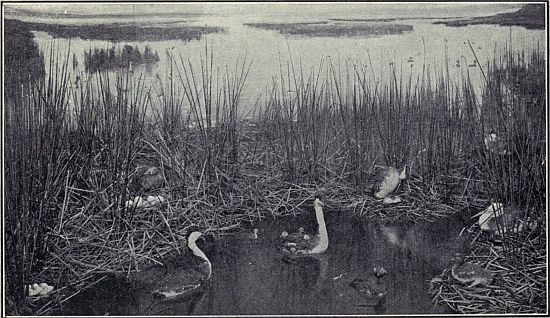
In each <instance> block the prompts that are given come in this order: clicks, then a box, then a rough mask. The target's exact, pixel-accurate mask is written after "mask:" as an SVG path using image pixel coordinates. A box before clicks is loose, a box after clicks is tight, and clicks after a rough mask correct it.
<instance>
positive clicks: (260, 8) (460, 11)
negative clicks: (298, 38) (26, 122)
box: [4, 1, 521, 16]
mask: <svg viewBox="0 0 550 318" xmlns="http://www.w3.org/2000/svg"><path fill="white" fill-rule="evenodd" d="M4 5H5V6H8V7H13V8H23V9H26V10H32V11H35V12H44V13H64V12H65V11H66V12H67V13H70V14H100V15H103V14H140V13H142V12H149V13H151V12H155V13H176V14H177V13H200V14H216V15H219V14H221V15H234V14H292V13H295V12H296V11H310V12H312V14H320V15H326V14H336V13H344V12H346V11H355V12H357V11H358V10H362V11H365V12H367V11H370V12H373V11H375V12H376V11H379V12H386V13H387V12H395V14H398V15H406V14H407V12H416V13H418V12H424V13H425V15H426V16H432V15H435V16H437V15H445V13H447V14H448V13H453V12H454V13H456V15H455V16H465V15H471V12H477V14H475V15H483V14H491V13H493V12H494V11H495V9H497V11H498V10H499V9H500V8H502V11H509V10H510V9H513V8H518V7H521V4H517V3H515V4H510V3H508V4H505V3H500V4H497V3H484V4H477V3H472V2H470V3H464V2H462V3H448V2H445V3H442V2H439V3H390V4H388V3H357V2H337V3H334V2H333V3H330V2H324V3H303V2H302V3H299V2H277V3H266V2H249V3H246V2H236V1H235V2H234V3H229V2H224V3H212V2H210V3H206V2H201V3H190V2H187V3H173V2H172V3H159V2H156V3H153V2H150V3H108V4H107V3H93V4H86V3H67V2H65V3H32V4H23V3H17V4H9V3H6V2H4ZM468 13H470V14H468Z"/></svg>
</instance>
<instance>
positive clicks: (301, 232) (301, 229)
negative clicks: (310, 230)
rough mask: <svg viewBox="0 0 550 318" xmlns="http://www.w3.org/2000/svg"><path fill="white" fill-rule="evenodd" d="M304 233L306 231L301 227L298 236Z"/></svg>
mask: <svg viewBox="0 0 550 318" xmlns="http://www.w3.org/2000/svg"><path fill="white" fill-rule="evenodd" d="M305 231H306V230H304V228H303V227H301V226H300V227H299V228H298V232H300V234H304V232H305Z"/></svg>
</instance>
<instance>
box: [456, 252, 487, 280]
mask: <svg viewBox="0 0 550 318" xmlns="http://www.w3.org/2000/svg"><path fill="white" fill-rule="evenodd" d="M451 264H452V267H451V275H452V276H453V277H454V279H456V280H458V281H459V282H461V283H462V284H470V285H469V286H468V287H469V288H471V287H474V286H477V285H479V284H481V285H485V286H489V284H491V282H492V281H493V275H492V274H491V272H490V271H488V270H486V269H485V268H483V267H481V266H479V265H477V264H472V263H467V262H465V261H464V257H463V256H462V255H461V254H457V255H456V256H455V257H454V258H452V259H451Z"/></svg>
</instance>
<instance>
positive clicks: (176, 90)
mask: <svg viewBox="0 0 550 318" xmlns="http://www.w3.org/2000/svg"><path fill="white" fill-rule="evenodd" d="M169 53H170V54H169V58H170V59H171V63H170V64H171V65H172V66H171V68H170V70H169V71H168V73H167V74H166V75H165V77H164V78H160V76H159V78H157V81H156V82H155V83H153V84H152V85H150V86H149V85H146V84H145V81H144V80H143V76H142V75H139V74H133V75H132V74H131V73H129V72H127V71H125V70H121V71H120V72H119V73H117V74H116V75H114V76H113V75H110V74H107V73H105V74H103V73H101V72H98V73H95V74H88V75H87V76H88V78H87V79H84V80H83V82H82V83H83V84H82V85H80V86H79V87H78V88H76V87H70V85H69V83H70V80H69V78H70V74H68V73H67V69H68V67H67V65H68V61H69V56H70V54H67V57H66V58H59V59H57V60H54V59H52V61H50V69H49V71H48V74H49V76H50V77H49V82H46V83H49V84H48V85H45V84H40V85H35V86H28V87H27V89H28V92H21V94H20V95H21V96H23V97H22V98H20V99H17V98H16V99H14V100H13V101H9V103H8V104H7V105H8V107H7V108H8V112H7V115H8V116H7V118H8V120H7V121H6V122H7V123H9V124H10V125H7V133H8V134H7V144H9V145H11V147H10V149H11V151H12V152H10V153H8V156H6V157H7V163H8V165H7V167H8V169H7V170H8V171H9V174H7V176H6V179H7V180H8V181H9V182H8V184H7V185H8V189H9V191H8V192H7V197H9V198H10V200H9V203H8V205H7V207H8V213H7V214H6V216H7V218H6V219H7V224H8V230H9V231H8V232H9V233H8V236H7V237H8V244H7V247H8V252H9V253H11V254H10V255H17V257H15V258H14V259H15V261H14V263H13V264H10V266H9V267H8V270H9V271H10V272H11V273H16V274H17V275H14V276H13V277H15V278H12V279H10V280H8V285H9V288H8V289H7V290H8V291H9V293H10V294H12V295H16V296H14V297H13V298H12V301H11V304H12V309H11V310H12V311H14V312H16V310H17V309H13V307H17V306H16V305H15V304H26V305H27V306H29V307H30V312H32V313H34V314H46V313H48V312H49V311H50V310H51V309H52V308H53V306H55V305H59V304H63V303H64V302H65V301H67V300H68V299H70V298H71V297H73V296H74V295H76V294H78V293H79V292H81V291H82V290H83V289H84V288H87V287H90V286H92V285H93V284H94V283H96V282H97V281H98V280H100V279H102V275H119V276H128V275H129V274H130V273H132V272H136V271H139V270H140V269H142V268H144V267H145V266H149V265H150V264H160V263H162V262H163V259H164V258H166V257H167V256H168V255H170V254H173V253H174V252H181V250H180V249H181V246H182V238H183V237H184V234H185V232H186V229H187V228H188V227H189V226H191V225H199V226H200V227H201V228H203V229H205V231H206V232H210V233H213V234H215V235H224V234H226V233H231V231H232V230H234V229H236V228H238V227H240V226H241V225H243V223H246V222H250V221H253V220H258V219H262V218H266V217H278V216H284V215H289V214H298V213H303V212H306V211H310V210H311V202H312V200H313V198H314V197H315V196H316V195H321V196H322V197H323V200H324V201H325V203H327V205H328V206H329V207H330V208H331V209H335V210H343V211H350V212H352V213H357V214H359V215H361V216H364V217H366V218H380V219H391V220H400V221H406V222H426V221H427V222H434V221H435V220H436V219H437V218H441V217H446V216H449V215H451V214H453V213H464V214H473V213H476V212H478V211H479V210H481V209H483V208H485V207H486V206H487V205H488V204H489V202H490V200H491V199H493V200H499V201H501V202H503V203H505V204H511V203H514V204H520V205H522V206H526V211H528V212H527V214H529V215H528V216H531V217H533V218H537V219H540V216H541V215H542V213H543V212H544V209H545V204H544V201H543V200H542V198H543V195H544V192H545V188H544V180H545V179H544V169H543V168H540V167H539V166H538V165H536V163H534V162H538V161H540V159H541V158H543V157H544V156H543V155H545V152H544V151H545V149H544V147H543V143H541V142H540V141H541V140H543V139H544V137H543V135H542V134H543V133H544V132H545V130H544V127H543V124H544V121H543V120H541V119H540V117H541V113H540V111H541V110H540V109H539V107H540V108H542V107H541V105H545V102H546V101H545V100H544V97H543V96H541V95H540V91H539V89H540V87H539V86H540V85H542V84H544V83H543V82H544V80H543V79H542V80H541V78H543V77H540V78H539V77H538V75H540V71H541V69H542V70H544V62H543V57H542V55H540V54H538V53H536V52H535V53H530V54H526V53H524V54H523V55H513V54H503V55H502V59H501V60H499V61H498V63H497V62H496V61H495V64H493V66H492V67H491V68H490V69H489V70H488V72H487V76H488V77H487V78H488V83H490V84H488V85H487V89H486V91H485V93H484V98H483V103H484V104H483V106H485V108H483V109H484V111H483V112H480V111H479V107H478V106H479V104H478V101H477V100H476V96H475V95H474V94H473V93H472V90H471V85H470V84H469V81H468V79H467V78H465V79H464V82H462V83H460V85H459V84H457V83H453V82H451V80H450V79H449V78H448V76H447V75H446V72H445V68H443V69H434V70H428V69H426V70H425V72H424V73H423V74H422V76H421V77H419V78H417V79H414V78H412V77H411V76H409V77H408V78H405V77H404V75H397V74H404V73H403V71H402V70H401V71H400V72H397V71H398V70H397V69H396V68H395V67H390V68H389V69H388V72H389V74H390V76H389V78H387V79H383V80H382V79H381V78H377V77H376V76H375V75H374V74H373V72H372V69H371V70H369V69H368V68H365V69H362V68H361V67H359V66H358V65H360V64H359V63H355V62H353V61H346V62H345V63H344V65H339V64H336V63H335V62H334V61H332V60H330V59H323V60H322V61H320V64H319V66H318V67H317V68H312V69H311V70H310V72H305V71H304V70H303V69H302V68H301V66H300V65H301V63H299V62H298V63H295V61H293V60H292V59H291V60H290V61H289V62H288V63H287V64H286V65H285V64H284V63H283V62H281V63H280V74H279V75H280V76H279V78H278V79H277V80H276V81H275V82H274V83H273V84H272V85H271V86H270V87H269V94H268V97H267V100H266V102H265V104H266V107H264V108H262V109H259V110H258V111H257V114H258V116H257V117H256V118H254V119H253V120H248V119H246V120H244V119H242V118H241V115H242V114H240V113H239V112H240V111H241V107H240V105H239V99H240V93H241V90H242V88H243V86H244V83H245V80H246V77H247V74H248V71H249V69H250V67H251V64H252V63H251V62H250V61H248V60H247V58H246V57H245V58H242V59H239V60H237V61H236V62H235V65H233V66H228V67H226V68H225V69H220V68H218V67H215V64H214V54H213V52H212V51H211V48H210V47H209V46H208V45H206V46H205V54H204V56H203V57H202V58H201V59H200V60H199V61H198V62H197V63H193V62H191V60H190V59H187V60H186V59H184V58H183V57H181V56H176V55H174V54H173V53H172V52H169ZM51 55H52V56H54V55H53V54H51ZM58 61H61V62H58ZM57 70H61V71H59V72H57V73H56V71H57ZM432 74H435V76H432ZM533 74H538V75H533ZM434 78H435V80H433V79H434ZM541 81H542V82H541ZM511 82H513V83H516V84H517V83H520V84H519V85H520V87H521V88H520V89H519V90H517V91H514V87H516V86H513V85H510V84H509V83H511ZM521 85H524V86H521ZM502 88H503V89H502ZM502 92H506V94H504V93H502ZM522 94H523V95H522ZM520 95H521V96H520ZM25 96H26V97H25ZM35 106H36V107H37V108H34V107H35ZM17 107H19V108H21V107H22V109H24V110H26V111H25V112H23V113H17V112H15V111H14V110H15V109H17ZM530 107H531V108H532V109H534V110H536V111H537V112H536V113H535V112H531V111H527V109H531V108H530ZM46 109H47V110H50V111H49V112H45V111H44V110H46ZM542 109H543V110H542V111H544V108H542ZM504 110H506V111H504ZM21 114H22V115H21ZM50 114H54V115H55V116H50ZM495 114H497V115H495ZM498 114H500V115H498ZM506 114H507V115H506ZM18 116H20V117H18ZM25 116H27V117H25ZM495 118H496V119H495ZM35 121H38V122H43V123H44V126H41V125H38V126H37V125H33V124H31V123H33V122H35ZM495 123H496V126H495ZM491 125H492V127H491ZM489 127H490V128H489ZM491 129H497V133H498V135H499V136H503V137H502V138H503V139H504V140H505V142H506V147H507V148H506V149H514V150H513V152H512V153H513V154H514V155H513V156H508V155H501V154H495V153H492V152H490V151H489V150H488V149H486V147H485V146H484V143H483V138H484V135H485V134H486V133H487V132H488V131H489V130H491ZM16 140H19V141H20V142H21V143H16V142H15V141H16ZM525 142H527V144H528V145H529V146H528V147H526V148H525V147H522V146H521V145H523V144H525ZM27 144H28V145H33V147H34V148H33V147H31V148H28V147H23V146H22V145H27ZM18 145H21V147H19V146H18ZM29 151H30V152H29ZM38 153H40V154H44V155H43V156H36V154H38ZM541 156H542V157H541ZM35 157H36V158H40V159H33V158H35ZM518 163H520V167H521V168H520V169H519V173H517V174H514V173H512V171H515V170H514V169H516V168H517V167H518ZM521 163H526V164H521ZM375 165H392V166H398V167H402V166H404V165H407V166H409V169H408V178H407V179H406V180H404V181H403V182H402V183H401V185H400V187H399V188H398V190H397V193H396V194H398V195H399V196H400V197H401V198H402V202H400V203H397V204H394V205H386V204H383V203H382V202H381V200H375V199H374V198H373V197H372V196H371V195H370V193H369V191H370V190H369V187H368V184H369V182H370V179H371V174H372V171H373V167H374V166H375ZM144 167H145V168H144ZM147 167H156V168H158V169H159V171H160V174H161V176H162V180H160V183H159V184H158V185H157V186H155V187H152V188H144V187H143V186H140V180H141V178H142V177H143V173H144V172H143V171H144V169H146V168H147ZM516 170H518V169H516ZM23 171H31V172H32V173H31V174H30V175H25V174H22V172H23ZM503 172H504V173H505V174H503ZM18 173H19V174H18ZM503 175H506V177H505V178H502V176H503ZM17 180H19V182H15V181H17ZM36 180H40V182H37V181H36ZM10 182H11V183H10ZM28 184H32V185H37V187H36V188H28V187H27V185H28ZM150 195H152V196H162V197H163V198H165V199H166V200H165V201H164V202H162V203H160V204H157V205H155V206H153V207H132V206H129V205H128V204H126V203H127V202H128V200H129V199H131V198H135V197H136V196H143V197H145V196H150ZM37 198H38V199H37ZM31 203H32V204H35V205H32V206H31V205H30V204H31ZM43 215H47V216H48V217H47V218H44V217H42V216H43ZM474 232H475V231H473V232H472V231H470V232H469V233H474ZM478 232H479V231H478ZM22 233H28V234H26V235H22ZM543 237H544V233H542V232H537V233H532V234H530V235H529V236H526V237H519V238H517V239H512V238H510V242H512V243H510V244H512V245H510V244H508V243H507V244H505V246H506V247H509V246H513V248H511V249H508V248H507V249H506V251H508V250H510V251H513V252H510V253H508V254H503V253H501V252H500V251H499V248H498V247H497V246H495V245H491V244H492V243H490V241H483V240H480V239H478V238H477V237H475V236H472V239H471V241H472V242H473V246H475V248H474V252H473V254H472V255H470V258H471V259H473V260H476V261H479V262H485V263H484V264H497V265H490V266H494V270H495V273H497V274H498V275H499V277H500V278H499V280H498V281H497V282H498V283H499V287H495V289H494V290H493V289H491V288H489V289H488V290H486V289H482V290H481V289H480V290H477V289H476V290H474V291H468V292H467V295H466V296H465V295H464V291H462V290H461V289H460V288H458V287H457V286H456V284H453V282H452V281H451V279H450V278H449V277H448V273H447V272H444V274H443V275H442V276H441V277H439V278H436V279H435V280H434V282H433V283H434V284H438V286H434V287H433V288H434V290H436V292H437V295H438V296H437V297H439V298H441V297H444V299H446V300H448V301H446V302H447V303H448V304H449V306H451V308H453V309H454V310H457V311H459V312H468V313H473V312H489V311H492V310H497V311H498V310H503V311H505V312H523V311H525V310H528V308H527V307H526V306H524V304H525V302H524V300H525V299H524V298H525V297H526V296H525V295H527V294H528V293H530V295H534V296H532V299H533V300H532V301H531V300H530V302H529V304H535V305H533V308H539V307H537V306H538V305H537V304H539V303H540V302H539V300H538V299H539V298H538V297H539V296H540V295H542V294H541V286H540V284H537V283H534V282H532V281H533V279H535V280H538V279H539V278H540V277H539V276H537V275H541V273H543V272H544V269H545V263H541V261H544V257H543V256H544V254H545V249H544V245H540V244H541V243H540V242H541V240H542V238H543ZM507 242H508V241H507ZM513 244H517V245H513ZM537 244H539V245H537ZM30 247H32V248H30ZM535 247H536V249H535V250H536V252H535V255H538V256H535V257H533V256H528V255H529V253H531V254H532V251H533V248H535ZM529 251H531V252H529ZM503 255H504V256H503ZM541 255H542V256H541ZM541 257H542V258H541ZM518 260H521V262H523V263H518V262H519V261H518ZM489 261H490V262H489ZM514 262H515V263H514ZM518 264H523V265H521V266H519V265H518ZM499 266H500V267H499ZM23 268H24V269H23ZM519 269H525V270H522V271H520V270H519ZM37 281H47V282H48V283H50V284H52V285H54V286H56V293H55V294H54V296H52V297H44V298H27V297H25V293H26V291H25V288H24V287H22V286H26V285H27V284H30V283H33V282H37ZM521 284H523V285H521ZM509 290H511V292H509ZM478 291H479V292H478ZM505 291H508V294H509V295H512V296H513V299H512V298H510V299H509V302H507V303H506V304H507V305H506V306H507V307H499V306H501V304H502V303H503V302H504V300H503V299H505V300H506V299H508V298H506V297H512V296H509V295H508V294H506V293H505ZM453 293H455V294H453ZM442 295H443V296H442ZM457 295H458V296H457ZM507 295H508V296H507ZM437 297H436V298H437ZM468 297H470V298H471V299H474V300H475V301H474V300H472V301H469V300H468V299H469V298H468ZM499 297H504V298H499ZM518 297H519V298H518ZM522 297H523V298H522ZM530 297H531V296H530ZM488 300H491V301H488ZM440 301H442V300H440ZM499 308H500V309H499ZM502 308H504V309H502ZM476 310H477V311H476ZM535 310H538V309H535ZM533 311H534V310H531V311H530V312H533Z"/></svg>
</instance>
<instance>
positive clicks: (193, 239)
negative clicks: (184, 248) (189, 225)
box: [187, 231, 202, 245]
mask: <svg viewBox="0 0 550 318" xmlns="http://www.w3.org/2000/svg"><path fill="white" fill-rule="evenodd" d="M201 236H202V232H199V231H193V232H191V234H189V238H188V239H187V245H191V244H193V245H194V244H195V242H196V241H197V240H198V239H199V238H200V237H201Z"/></svg>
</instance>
